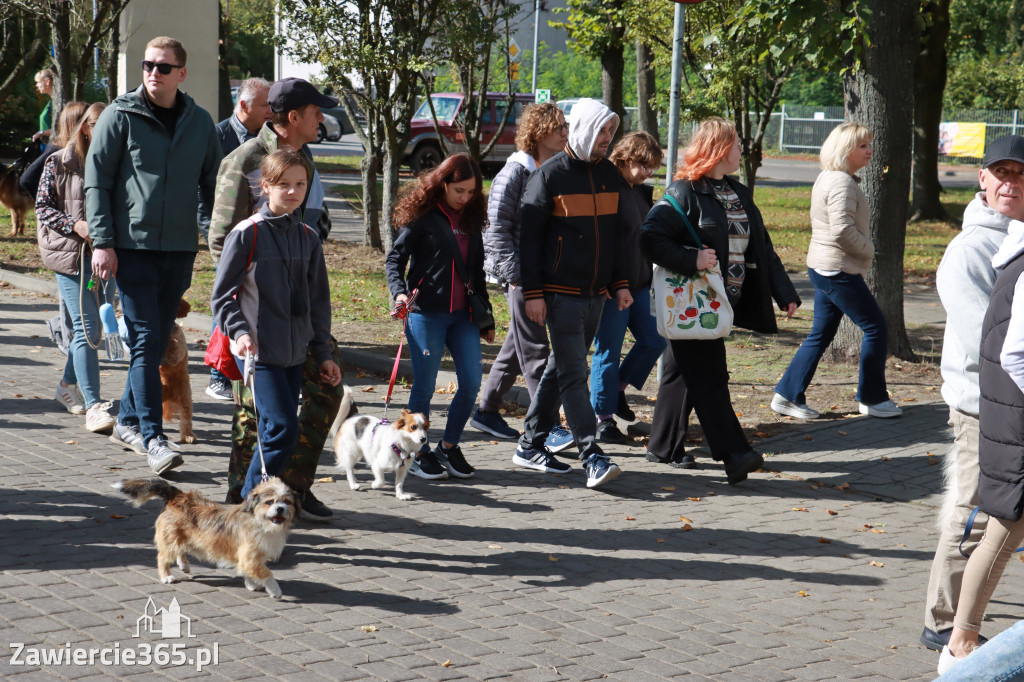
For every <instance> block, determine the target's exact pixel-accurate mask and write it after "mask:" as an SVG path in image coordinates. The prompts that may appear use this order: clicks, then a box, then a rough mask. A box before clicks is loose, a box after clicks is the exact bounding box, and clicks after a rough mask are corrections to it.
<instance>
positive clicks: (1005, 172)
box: [985, 166, 1024, 184]
mask: <svg viewBox="0 0 1024 682" xmlns="http://www.w3.org/2000/svg"><path fill="white" fill-rule="evenodd" d="M985 170H987V171H988V172H989V173H991V174H992V175H994V176H995V178H996V180H998V181H999V182H1012V183H1015V184H1020V183H1022V182H1024V169H1021V170H1017V169H1015V168H1007V167H1006V166H992V167H990V168H986V169H985Z"/></svg>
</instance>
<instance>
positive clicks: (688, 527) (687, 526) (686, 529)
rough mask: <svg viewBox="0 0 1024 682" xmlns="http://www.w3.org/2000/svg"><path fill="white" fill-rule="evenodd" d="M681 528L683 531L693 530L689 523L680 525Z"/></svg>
mask: <svg viewBox="0 0 1024 682" xmlns="http://www.w3.org/2000/svg"><path fill="white" fill-rule="evenodd" d="M679 530H681V531H688V530H693V526H691V525H690V524H688V523H684V524H683V525H682V526H680V527H679Z"/></svg>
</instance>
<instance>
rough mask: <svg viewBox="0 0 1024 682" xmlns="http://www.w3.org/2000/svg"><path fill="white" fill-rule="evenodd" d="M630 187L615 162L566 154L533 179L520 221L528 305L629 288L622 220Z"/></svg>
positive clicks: (525, 197)
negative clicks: (545, 299) (555, 297)
mask: <svg viewBox="0 0 1024 682" xmlns="http://www.w3.org/2000/svg"><path fill="white" fill-rule="evenodd" d="M625 189H626V183H625V181H624V180H623V179H622V175H620V174H619V170H618V169H617V168H616V167H615V164H613V163H612V162H611V161H608V160H607V159H601V160H600V161H599V162H597V163H592V162H590V161H584V160H581V159H579V158H577V157H576V156H575V155H574V154H573V153H572V152H570V151H563V152H559V153H558V154H555V155H554V156H553V157H551V158H550V159H548V160H547V161H546V162H545V163H544V165H542V166H541V167H540V168H538V169H537V170H535V171H534V172H533V173H531V174H530V179H529V181H528V182H527V184H526V193H525V194H524V195H523V207H522V210H521V212H520V214H519V221H520V241H519V254H520V269H521V271H522V276H523V282H522V284H523V296H524V297H525V298H526V300H527V301H529V300H532V299H538V298H542V297H543V296H544V294H545V293H548V294H566V295H570V296H598V295H604V294H605V293H606V292H608V291H609V290H610V291H618V290H619V289H627V288H629V281H628V279H627V277H626V259H625V258H624V257H623V238H624V235H625V225H624V224H623V222H622V219H621V218H620V216H619V205H620V202H621V199H622V197H621V193H622V192H623V190H625Z"/></svg>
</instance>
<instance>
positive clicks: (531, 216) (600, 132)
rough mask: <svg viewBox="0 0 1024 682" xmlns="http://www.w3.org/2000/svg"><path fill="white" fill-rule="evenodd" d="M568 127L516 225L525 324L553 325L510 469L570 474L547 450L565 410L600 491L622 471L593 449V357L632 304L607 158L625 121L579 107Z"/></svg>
mask: <svg viewBox="0 0 1024 682" xmlns="http://www.w3.org/2000/svg"><path fill="white" fill-rule="evenodd" d="M571 119H572V120H571V121H570V124H569V141H568V144H567V145H566V148H565V151H563V152H560V153H558V154H556V155H555V156H554V157H552V158H551V159H550V160H549V161H548V162H547V163H545V164H544V165H543V166H541V167H540V168H538V169H537V170H536V171H534V173H533V174H531V175H530V179H529V181H528V183H527V185H526V194H525V195H524V196H523V202H522V204H523V205H522V210H521V214H520V218H519V224H520V233H521V236H520V247H519V248H520V254H521V257H520V261H521V270H522V278H523V297H524V298H525V299H526V316H527V317H528V318H529V319H531V320H533V321H534V322H536V323H537V324H543V323H545V322H547V325H548V335H549V338H550V342H551V354H550V355H549V356H548V362H547V366H546V367H545V368H544V374H543V375H542V376H541V379H540V384H539V385H538V386H537V390H536V391H535V392H534V394H533V399H532V400H531V402H530V409H529V410H528V411H527V413H526V422H525V425H526V431H525V433H523V436H522V438H520V439H519V446H518V447H517V448H516V453H515V455H514V456H513V458H512V462H513V464H516V465H517V466H521V467H526V468H530V469H536V470H538V471H545V472H549V473H564V472H566V471H569V469H570V467H569V466H568V465H567V464H565V463H563V462H559V461H558V460H556V459H555V458H554V456H553V455H552V454H551V453H550V452H549V451H548V450H547V449H546V448H545V445H544V443H545V440H546V439H547V436H548V433H549V432H550V431H551V429H552V427H554V426H555V425H556V424H557V423H558V421H559V417H558V405H559V403H561V404H562V406H563V408H564V409H565V418H566V420H567V421H568V422H569V428H570V429H571V430H572V433H573V435H574V436H575V437H576V446H577V448H578V449H579V453H580V455H579V456H580V460H581V461H582V462H583V468H584V470H585V471H586V474H587V487H589V488H594V487H597V486H599V485H603V484H604V483H607V482H608V481H610V480H612V479H614V478H616V477H617V476H618V475H619V474H620V473H621V470H620V469H619V467H618V466H617V465H616V464H614V463H613V462H612V461H611V460H610V459H609V458H608V457H607V456H606V455H605V454H604V453H603V452H602V451H601V448H600V447H599V446H598V444H597V423H596V422H597V419H596V417H595V415H594V408H593V406H592V405H591V404H590V395H589V391H588V390H587V374H588V368H587V351H588V350H589V348H590V344H591V343H592V342H593V340H594V335H595V334H596V333H597V327H598V324H600V322H601V313H602V312H603V310H604V302H605V299H606V297H607V296H608V295H609V292H611V294H610V295H612V296H613V297H614V298H615V301H616V307H617V308H618V309H619V310H624V309H626V308H627V307H629V306H630V305H631V304H632V303H633V297H632V296H631V295H630V293H629V281H628V279H627V278H626V263H625V259H624V258H623V257H622V253H623V250H622V245H623V238H624V234H625V231H626V230H625V225H624V223H623V221H622V218H621V217H620V215H619V208H620V204H621V199H622V192H623V191H625V183H624V182H623V180H622V176H621V175H620V174H619V171H618V169H617V168H616V167H615V164H613V163H612V162H610V161H608V159H607V158H605V157H606V156H607V155H608V147H609V145H610V144H611V141H612V137H614V135H615V130H616V129H617V128H618V126H619V117H618V115H617V114H615V113H614V112H613V111H612V110H611V109H609V108H608V107H606V106H605V105H604V104H602V103H601V102H598V101H597V100H593V99H581V100H580V101H579V102H578V103H577V104H576V105H575V106H574V107H573V110H572V116H571Z"/></svg>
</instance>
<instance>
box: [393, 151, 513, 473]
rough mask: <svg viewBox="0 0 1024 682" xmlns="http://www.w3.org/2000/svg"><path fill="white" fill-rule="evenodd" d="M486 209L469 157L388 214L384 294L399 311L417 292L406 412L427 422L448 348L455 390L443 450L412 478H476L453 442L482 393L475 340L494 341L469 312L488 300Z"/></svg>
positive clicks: (425, 455) (412, 190)
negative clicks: (391, 237)
mask: <svg viewBox="0 0 1024 682" xmlns="http://www.w3.org/2000/svg"><path fill="white" fill-rule="evenodd" d="M484 209H485V203H484V196H483V183H482V179H481V175H480V168H479V166H477V163H476V161H474V160H473V158H472V157H471V156H469V155H468V154H455V155H453V156H450V157H448V158H447V159H445V160H444V161H443V162H441V163H440V164H439V165H438V166H437V167H436V168H434V169H432V170H429V171H427V172H426V173H424V174H423V175H421V176H420V178H419V179H418V181H417V182H416V183H415V184H414V185H411V186H409V187H408V188H407V189H406V190H405V192H404V193H403V195H402V196H401V197H400V198H399V201H398V205H397V206H396V207H395V211H394V223H395V224H396V225H399V226H400V227H399V231H398V236H397V237H396V238H395V243H394V246H393V247H392V249H391V252H390V253H389V254H388V256H387V260H386V264H385V269H386V271H387V276H388V286H389V288H390V289H391V295H392V296H394V298H395V303H396V304H398V305H402V306H404V305H405V304H406V302H407V301H408V300H409V295H410V294H411V293H412V291H413V290H419V294H418V296H417V297H416V299H415V301H414V302H413V304H412V309H411V310H410V311H409V319H408V322H407V325H406V336H407V337H408V339H409V353H410V355H411V357H412V369H413V381H412V390H411V392H410V396H409V409H410V410H411V411H413V412H422V413H423V414H427V415H429V413H430V399H431V396H433V394H434V382H435V380H436V379H437V371H438V369H439V368H440V366H441V356H442V355H443V353H444V349H445V348H446V347H447V348H448V351H449V352H450V353H451V356H452V360H453V361H454V362H455V373H456V375H457V377H458V383H459V386H458V390H457V391H456V392H455V397H454V398H453V399H452V402H451V405H450V406H449V408H448V421H447V423H446V424H445V430H444V435H443V436H442V439H441V442H439V443H438V445H437V448H436V449H434V450H433V451H430V450H429V448H428V446H424V449H423V450H421V451H420V453H419V454H417V456H416V459H415V462H414V464H413V467H412V469H411V470H410V471H411V473H413V474H415V475H417V476H419V477H420V478H426V479H437V478H447V477H448V476H449V475H452V476H456V477H458V478H470V477H471V476H472V475H473V471H474V469H473V467H472V466H470V465H469V463H468V462H467V461H466V458H465V457H464V456H463V454H462V450H461V448H459V440H460V439H461V437H462V431H463V429H465V427H466V422H467V421H469V416H470V413H471V412H472V410H473V405H474V403H475V401H476V396H477V393H478V392H479V390H480V379H481V375H482V368H481V361H480V339H481V338H483V339H485V340H486V341H487V342H488V343H492V342H493V341H494V325H493V323H492V324H491V325H490V327H488V328H484V329H481V328H480V327H479V326H478V325H477V323H476V322H474V320H473V319H472V315H471V313H470V307H469V296H470V295H471V292H475V293H476V294H478V295H480V296H483V297H484V299H486V298H487V284H486V282H485V280H484V270H483V261H484V249H483V239H482V237H481V233H482V232H483V229H484V226H485V213H484ZM407 266H408V271H406V267H407ZM463 272H464V273H466V275H465V277H466V278H468V279H469V280H470V281H465V280H464V278H463V275H462V274H461V273H463Z"/></svg>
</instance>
